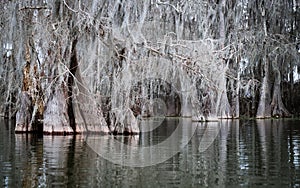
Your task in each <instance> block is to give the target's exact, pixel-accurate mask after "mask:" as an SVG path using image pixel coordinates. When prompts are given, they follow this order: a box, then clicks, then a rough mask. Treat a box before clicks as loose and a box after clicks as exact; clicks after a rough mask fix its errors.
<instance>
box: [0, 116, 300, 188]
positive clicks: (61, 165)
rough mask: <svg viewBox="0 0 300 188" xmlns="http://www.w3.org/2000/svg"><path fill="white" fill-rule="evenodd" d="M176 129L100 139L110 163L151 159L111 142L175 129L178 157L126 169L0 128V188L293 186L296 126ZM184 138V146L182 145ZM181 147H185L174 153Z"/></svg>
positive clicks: (265, 123)
mask: <svg viewBox="0 0 300 188" xmlns="http://www.w3.org/2000/svg"><path fill="white" fill-rule="evenodd" d="M176 122H177V123H178V120H174V119H173V120H170V121H169V120H167V121H166V122H164V123H163V127H155V128H154V129H151V130H152V131H151V132H144V133H143V134H141V135H139V136H136V137H122V136H118V137H113V136H102V137H101V139H103V140H101V143H102V144H103V145H102V146H103V147H102V148H103V149H104V151H105V150H106V151H107V152H108V151H109V152H115V157H116V158H117V157H119V158H122V157H123V158H124V157H127V158H130V157H132V156H135V155H136V154H138V155H136V156H142V157H146V158H147V157H148V158H149V159H151V156H150V157H149V156H148V155H149V153H147V152H144V153H143V152H142V153H136V152H138V150H134V149H133V150H126V149H124V146H122V147H123V148H122V147H120V148H113V147H114V145H113V144H112V142H113V141H114V140H117V141H118V142H120V143H124V144H125V145H127V146H150V145H158V144H159V143H160V142H162V141H165V140H166V139H167V138H168V137H170V135H172V133H173V132H174V131H175V130H176V128H180V129H179V130H180V132H179V133H180V134H181V135H178V137H176V138H177V139H173V140H171V141H172V143H174V145H176V146H172V147H175V148H176V149H178V148H180V150H179V152H178V153H176V154H175V155H173V156H172V157H171V158H170V159H168V160H166V161H164V162H163V163H160V164H157V165H154V166H149V167H144V168H134V167H125V166H120V165H116V164H113V163H111V162H110V161H108V160H105V159H103V158H102V157H100V156H99V155H97V154H96V152H94V151H93V150H92V149H91V147H89V145H88V144H87V142H85V137H84V136H80V135H77V136H42V135H25V134H22V135H15V134H14V132H13V130H14V126H13V125H14V123H10V122H4V121H3V120H1V121H0V186H1V187H49V186H50V187H112V186H116V187H124V186H125V187H128V186H132V187H158V186H160V187H161V186H167V187H212V186H221V187H232V186H250V187H253V186H268V187H269V186H272V187H282V186H289V187H299V186H300V156H299V155H300V126H299V123H300V121H296V120H251V121H250V120H249V121H223V122H221V123H215V124H211V123H206V124H205V123H192V122H191V121H189V120H184V123H183V124H182V125H178V124H177V126H175V124H176ZM150 126H151V125H150ZM193 130H195V132H194V134H193V135H191V134H192V133H193ZM208 133H209V134H208ZM190 135H191V136H192V137H191V140H189V141H187V139H188V138H189V136H190ZM207 135H211V137H208V136H207ZM214 136H216V137H215V139H212V138H213V137H214ZM205 137H207V139H204V138H205ZM205 140H206V141H207V142H210V141H211V140H212V141H211V144H209V147H207V148H206V149H204V147H202V146H204V143H205V142H203V141H205ZM95 141H97V143H98V141H99V140H95ZM184 142H188V145H187V146H185V147H180V143H184ZM178 143H179V145H177V144H178ZM201 144H202V146H201ZM199 146H200V147H199ZM199 149H200V150H199ZM150 155H152V157H153V156H154V155H155V153H152V154H151V153H150ZM157 156H159V155H157ZM135 159H136V158H134V157H133V158H132V160H133V161H134V160H135Z"/></svg>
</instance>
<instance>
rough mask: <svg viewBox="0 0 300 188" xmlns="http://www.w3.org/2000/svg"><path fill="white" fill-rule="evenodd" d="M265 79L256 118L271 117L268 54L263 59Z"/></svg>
mask: <svg viewBox="0 0 300 188" xmlns="http://www.w3.org/2000/svg"><path fill="white" fill-rule="evenodd" d="M262 72H263V80H262V83H261V88H260V99H259V104H258V108H257V113H256V118H269V117H271V106H270V99H271V95H270V89H269V83H268V82H269V60H268V57H267V55H265V57H264V61H263V71H262Z"/></svg>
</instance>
